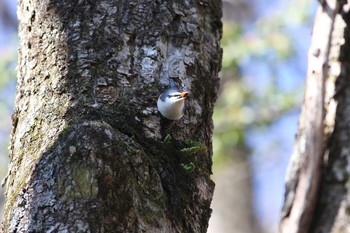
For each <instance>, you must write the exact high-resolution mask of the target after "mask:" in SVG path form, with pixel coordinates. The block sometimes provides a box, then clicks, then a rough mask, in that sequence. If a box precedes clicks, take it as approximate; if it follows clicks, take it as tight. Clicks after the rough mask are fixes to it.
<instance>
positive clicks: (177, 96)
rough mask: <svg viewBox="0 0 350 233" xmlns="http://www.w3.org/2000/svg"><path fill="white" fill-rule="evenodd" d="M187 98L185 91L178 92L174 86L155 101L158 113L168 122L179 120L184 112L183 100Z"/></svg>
mask: <svg viewBox="0 0 350 233" xmlns="http://www.w3.org/2000/svg"><path fill="white" fill-rule="evenodd" d="M187 97H188V92H187V91H180V90H179V88H177V87H176V86H174V85H171V86H170V87H169V88H167V89H165V91H164V92H163V93H162V94H161V95H160V96H159V98H158V101H157V107H158V111H159V112H160V113H161V114H162V116H164V117H165V118H167V119H169V120H173V121H175V120H179V119H181V117H183V115H184V112H185V99H186V98H187Z"/></svg>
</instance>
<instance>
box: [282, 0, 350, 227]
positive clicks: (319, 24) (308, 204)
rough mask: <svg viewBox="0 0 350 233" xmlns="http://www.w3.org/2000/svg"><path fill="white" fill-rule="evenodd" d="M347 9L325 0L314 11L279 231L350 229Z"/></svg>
mask: <svg viewBox="0 0 350 233" xmlns="http://www.w3.org/2000/svg"><path fill="white" fill-rule="evenodd" d="M349 9H350V5H349V4H348V3H346V2H345V1H340V0H327V1H326V0H325V1H320V6H319V9H318V11H317V15H316V19H315V25H314V30H313V35H312V36H313V40H312V45H311V49H310V58H309V69H308V77H307V86H306V93H305V100H304V106H303V111H302V115H301V118H300V123H299V124H300V125H299V132H298V135H297V139H296V144H295V149H294V153H293V156H292V160H291V163H290V167H289V172H288V173H287V184H286V195H285V202H284V206H283V210H282V219H281V225H280V226H281V229H280V230H281V232H283V233H287V232H288V233H292V232H298V233H303V232H315V233H316V232H317V233H321V232H322V233H326V232H327V233H328V232H333V233H345V232H350V212H349V209H350V199H349V193H350V186H349V174H350V170H349V166H350V160H349V158H350V147H349V142H350V134H349V132H350V129H349V125H350V122H349V121H350V118H349V116H350V112H349V111H350V109H349V106H350V105H349V103H350V89H349V87H350V85H349V84H350V83H349V82H350V81H349V75H350V53H349V51H350V50H349V48H350V40H349V38H350V36H349V35H350V34H349V29H348V27H349V26H350V12H349ZM320 78H321V80H322V84H321V86H320V85H319V84H320V80H315V79H320ZM310 93H311V94H310ZM320 100H322V101H320ZM310 103H311V104H310ZM315 103H317V105H316V104H315ZM320 103H321V106H320ZM316 106H318V107H317V108H316ZM323 109H324V110H323Z"/></svg>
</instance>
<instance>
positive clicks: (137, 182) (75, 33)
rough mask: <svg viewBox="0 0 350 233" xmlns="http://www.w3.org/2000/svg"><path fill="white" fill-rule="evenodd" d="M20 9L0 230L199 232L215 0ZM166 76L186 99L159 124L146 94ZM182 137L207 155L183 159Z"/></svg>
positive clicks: (207, 164) (209, 188)
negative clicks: (182, 108)
mask: <svg viewBox="0 0 350 233" xmlns="http://www.w3.org/2000/svg"><path fill="white" fill-rule="evenodd" d="M18 14H19V36H20V49H19V64H18V87H17V96H16V109H15V116H14V118H15V119H16V122H15V121H14V127H13V134H12V139H11V152H10V159H11V164H10V171H9V175H8V179H7V191H6V197H7V203H6V210H5V218H4V222H3V230H4V232H48V231H51V232H55V231H62V232H65V231H66V232H205V231H206V228H207V225H208V219H209V217H210V213H211V210H210V202H211V199H212V194H213V182H212V181H211V180H210V174H211V164H212V162H211V155H212V146H211V134H212V127H213V126H212V120H211V116H212V111H213V104H214V101H215V99H216V95H217V88H218V84H219V79H218V72H219V70H220V68H221V66H220V63H221V48H220V46H219V39H220V37H221V21H220V18H221V2H220V1H217V0H206V1H199V2H197V1H187V0H184V1H175V0H174V1H153V0H152V1H151V0H146V1H142V2H139V1H111V0H98V1H56V0H47V1H30V2H27V1H19V8H18ZM170 78H173V79H174V80H176V81H177V84H178V85H179V86H180V87H181V88H183V89H186V90H189V91H190V92H191V98H190V99H188V101H187V108H186V112H185V116H184V118H183V119H182V120H181V121H179V122H177V123H176V124H175V125H174V126H173V127H172V128H171V129H170V130H167V125H168V124H169V122H168V121H166V120H165V119H163V118H162V117H161V116H160V114H158V112H157V109H156V101H155V97H157V96H158V95H159V94H160V93H161V92H162V90H163V89H164V88H166V86H167V85H168V83H169V79H170ZM167 134H171V136H172V140H171V141H170V143H166V144H164V143H162V141H163V139H164V138H165V136H166V135H167ZM188 140H192V141H196V142H198V145H203V147H201V148H205V149H206V150H205V151H206V153H195V154H193V155H192V157H190V158H189V157H188V156H187V157H186V155H184V154H182V153H181V149H183V148H186V146H187V145H186V142H188ZM182 163H194V164H195V169H194V170H193V171H192V172H187V171H186V170H184V169H183V168H182V167H181V164H182Z"/></svg>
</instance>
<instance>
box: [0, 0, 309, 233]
mask: <svg viewBox="0 0 350 233" xmlns="http://www.w3.org/2000/svg"><path fill="white" fill-rule="evenodd" d="M315 5H316V1H315V2H313V1H310V0H297V1H293V3H291V2H290V1H287V0H278V1H274V2H273V3H271V1H268V0H223V10H224V18H223V22H224V35H223V38H222V47H223V50H224V57H223V58H224V59H223V68H222V75H221V77H222V84H221V91H220V97H219V99H218V100H217V104H216V109H215V111H214V124H215V134H214V138H213V143H214V157H213V160H214V175H213V179H214V180H215V182H216V190H215V194H214V201H213V203H212V208H213V215H212V218H211V221H210V226H209V229H208V232H210V233H230V232H235V233H241V232H242V233H250V232H251V233H258V232H259V233H260V232H261V233H263V232H264V233H265V232H266V233H267V232H274V231H275V230H276V226H277V222H278V216H279V211H280V208H281V203H282V197H283V188H284V173H285V169H286V166H287V163H288V158H289V156H290V154H291V151H292V144H293V140H294V134H295V132H296V128H297V119H298V114H299V107H300V105H301V102H302V96H303V89H302V86H303V84H304V78H305V73H306V61H307V49H308V46H309V43H310V37H311V24H312V18H313V13H314V11H315ZM15 12H16V2H15V1H10V0H0V179H2V178H3V177H4V176H5V175H6V170H7V154H8V152H7V150H8V143H9V135H10V129H11V113H12V109H13V103H14V95H15V86H16V80H15V67H16V60H17V57H16V50H17V39H16V38H17V35H16V29H17V20H16V13H15ZM1 192H3V189H1ZM0 202H1V203H3V196H1V198H0Z"/></svg>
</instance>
